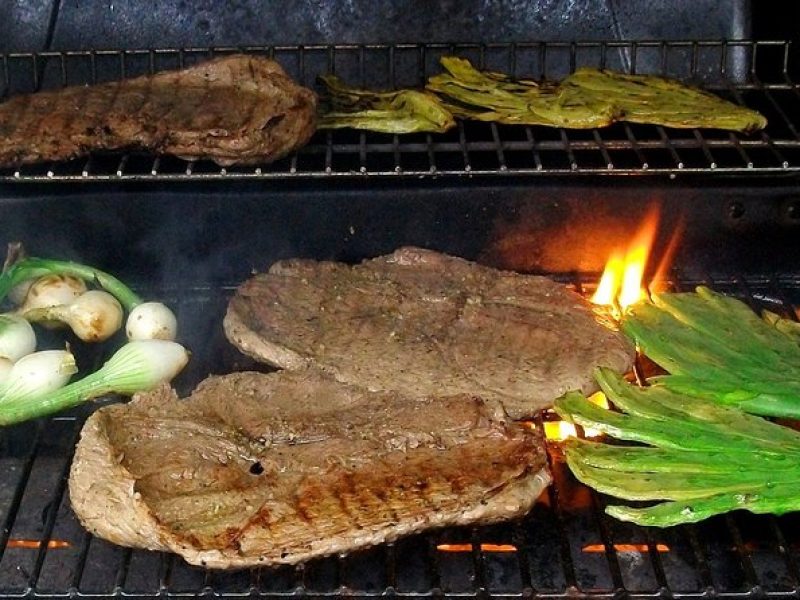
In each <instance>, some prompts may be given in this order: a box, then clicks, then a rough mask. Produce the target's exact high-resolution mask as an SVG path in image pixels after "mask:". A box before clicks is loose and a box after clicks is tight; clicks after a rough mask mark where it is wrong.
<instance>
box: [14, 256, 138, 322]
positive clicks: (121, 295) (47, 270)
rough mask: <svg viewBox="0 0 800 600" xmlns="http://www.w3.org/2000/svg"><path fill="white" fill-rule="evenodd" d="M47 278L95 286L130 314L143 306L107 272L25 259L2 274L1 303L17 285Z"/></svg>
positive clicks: (73, 264) (63, 261) (37, 259)
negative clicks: (60, 277)
mask: <svg viewBox="0 0 800 600" xmlns="http://www.w3.org/2000/svg"><path fill="white" fill-rule="evenodd" d="M45 275H69V276H70V277H77V278H79V279H82V280H84V281H88V282H92V283H95V284H97V285H98V286H100V287H101V288H103V289H104V290H106V291H107V292H109V293H110V294H112V295H113V296H114V297H115V298H116V299H117V300H119V301H120V303H121V304H122V306H123V307H124V308H125V310H128V311H130V310H131V309H133V308H134V307H135V306H136V305H138V304H141V303H142V299H141V298H139V296H137V295H136V294H135V293H134V292H133V290H131V289H130V288H129V287H128V286H126V285H125V284H124V283H122V282H121V281H120V280H119V279H117V278H116V277H114V276H113V275H110V274H109V273H106V272H105V271H101V270H100V269H95V268H94V267H90V266H87V265H82V264H80V263H76V262H72V261H66V260H52V259H45V258H34V257H28V258H23V259H21V260H19V261H17V262H15V263H13V264H11V265H9V266H8V268H7V269H6V270H5V271H4V272H3V273H2V275H0V301H2V300H3V299H4V298H5V297H6V296H7V295H8V293H9V291H10V290H11V289H12V288H13V287H14V286H16V285H18V284H20V283H22V282H23V281H26V280H28V279H36V278H39V277H44V276H45ZM62 304H63V303H62Z"/></svg>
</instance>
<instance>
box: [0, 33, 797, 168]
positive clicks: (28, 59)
mask: <svg viewBox="0 0 800 600" xmlns="http://www.w3.org/2000/svg"><path fill="white" fill-rule="evenodd" d="M238 51H245V52H253V53H258V54H264V55H267V56H270V57H275V58H276V59H277V60H279V62H281V63H282V64H284V66H285V67H287V70H288V71H289V72H290V74H292V75H293V76H294V77H296V78H297V79H298V80H299V81H300V82H302V83H304V84H306V85H309V86H313V85H314V81H315V79H316V77H317V75H319V74H322V73H327V72H341V71H342V70H343V69H344V70H345V71H346V72H347V74H348V75H349V76H350V80H351V83H354V84H356V85H365V86H366V85H369V82H374V81H379V82H382V85H383V86H386V87H395V86H402V85H421V84H422V83H423V82H424V80H425V78H426V77H427V76H428V75H429V74H431V73H432V72H434V71H433V70H434V69H436V70H438V67H436V66H435V65H436V60H437V58H438V56H441V55H443V54H447V53H455V54H460V55H464V56H467V57H469V58H471V59H472V60H473V61H474V62H475V63H476V64H477V65H479V66H481V67H483V68H492V69H499V70H504V71H506V72H509V73H512V74H514V75H518V76H534V77H551V78H552V77H558V76H563V75H564V74H565V73H563V72H558V73H553V72H552V71H553V67H548V65H550V63H554V62H557V63H558V64H559V65H560V66H558V67H556V70H557V69H559V68H561V67H563V66H564V65H569V70H570V71H572V70H574V69H575V67H576V66H581V65H592V66H599V67H609V68H617V69H622V70H625V71H628V72H632V73H636V72H640V71H641V67H640V64H639V63H641V62H644V59H642V58H641V57H642V56H643V55H646V56H649V57H650V59H651V62H653V61H655V62H659V63H660V68H658V69H656V70H655V73H656V74H666V75H670V76H677V77H679V78H682V79H692V80H693V79H701V80H702V79H710V85H708V87H709V89H711V90H712V91H716V92H718V93H720V94H721V95H723V96H724V97H726V98H728V99H730V100H732V101H734V102H737V103H740V104H747V105H748V106H751V107H755V108H759V109H761V110H763V111H765V112H767V114H768V118H769V120H770V124H769V125H768V127H767V129H766V130H765V131H762V132H758V133H754V134H751V135H743V134H737V133H728V132H712V131H708V130H703V131H701V130H698V129H693V130H676V129H667V128H664V127H661V126H645V125H632V124H627V123H621V124H615V125H613V126H611V127H608V128H603V129H597V130H587V131H576V130H566V129H555V128H544V127H523V126H504V125H496V124H494V123H488V124H485V123H472V122H469V123H465V122H461V121H460V122H459V124H458V127H457V128H456V129H454V130H452V131H451V132H448V133H446V134H416V135H408V136H398V135H388V134H373V133H363V132H360V133H359V132H352V131H333V132H331V131H321V132H318V133H317V134H316V135H315V137H314V138H313V139H312V141H311V142H310V143H309V144H308V145H307V146H306V147H304V148H302V149H301V150H299V151H298V152H297V153H295V154H293V155H292V156H290V157H288V158H286V159H283V160H280V161H277V162H275V163H272V164H268V165H256V166H248V167H229V168H224V167H219V166H217V165H215V164H214V163H212V162H211V161H205V160H204V161H186V160H180V159H176V158H173V157H158V156H153V155H150V154H144V153H135V152H132V153H112V154H110V155H106V156H100V155H92V156H89V157H88V158H82V159H75V160H73V161H67V162H63V163H48V164H44V165H28V166H23V167H20V168H12V169H2V170H0V181H17V182H25V181H28V182H46V181H80V182H92V181H128V180H137V181H163V180H232V179H244V180H277V179H297V178H301V179H319V178H361V177H367V176H384V177H385V176H392V177H398V176H400V177H413V178H419V177H433V176H435V177H445V176H446V177H464V176H503V177H508V176H582V175H593V176H597V175H661V176H664V175H666V176H669V177H677V176H691V175H695V176H696V175H707V174H708V173H715V174H725V175H736V176H759V175H789V176H796V175H797V174H799V173H800V121H798V120H797V117H796V115H797V114H798V112H800V111H797V110H795V109H794V108H793V105H795V104H796V103H800V86H799V85H798V84H797V83H796V82H795V81H794V79H793V74H795V73H796V72H797V71H798V65H797V64H795V63H796V62H797V59H794V60H793V56H794V54H793V48H792V46H791V44H790V43H789V42H783V41H685V42H682V41H674V42H673V41H670V42H665V41H629V42H628V41H626V42H574V43H558V42H542V43H530V44H522V43H516V44H397V45H385V44H372V45H331V46H319V45H316V46H315V45H308V46H257V47H243V48H230V47H228V48H213V49H208V48H181V49H158V50H155V49H150V50H125V51H120V50H91V51H70V52H51V51H47V52H41V53H36V54H21V53H9V54H4V55H0V63H1V64H2V70H1V71H0V97H2V95H7V94H9V93H16V92H19V91H28V92H30V91H36V90H39V89H41V88H43V87H49V88H52V87H60V86H64V85H68V84H70V85H73V84H85V83H94V82H97V81H99V80H112V79H113V80H116V79H122V78H125V77H128V76H132V75H138V74H143V73H148V72H149V73H152V72H155V71H157V70H161V69H164V68H176V67H182V66H184V65H185V64H189V63H190V62H193V61H196V60H197V59H199V58H202V57H210V56H214V55H219V54H226V53H232V52H238ZM765 55H767V56H765ZM553 56H556V57H557V59H558V60H557V61H556V60H555V59H553V58H552V57H553ZM657 57H658V60H656V58H657ZM676 58H679V59H680V60H679V62H681V63H686V62H688V65H689V68H688V71H685V69H680V71H681V72H679V73H675V72H674V71H675V65H674V63H675V59H676ZM737 61H738V62H737ZM409 62H414V63H416V64H415V65H414V67H413V68H412V70H413V71H415V72H416V75H415V76H412V77H411V79H413V81H412V80H410V79H409V78H408V76H407V74H404V73H401V71H402V70H403V66H406V67H407V66H408V65H407V63H409ZM99 63H102V65H100V66H99ZM112 63H113V64H115V65H116V66H115V67H113V69H112V71H113V72H112V73H111V77H109V75H108V72H107V71H108V69H109V68H110V67H109V65H110V64H112ZM522 63H526V64H527V66H528V67H530V66H531V65H534V66H533V67H532V68H534V69H535V70H536V71H538V72H534V73H530V72H526V71H525V69H526V67H525V66H521V64H522ZM134 64H135V65H136V68H132V65H134ZM742 64H746V67H745V68H744V72H743V67H742ZM764 64H766V65H767V68H766V70H765V67H764ZM76 67H79V70H80V72H81V73H82V74H81V76H80V77H75V76H71V75H70V73H71V72H72V70H73V69H74V68H76ZM101 67H103V68H101ZM20 70H22V71H27V72H28V73H27V74H26V75H25V79H26V82H25V83H24V85H23V86H22V89H21V90H20V89H17V88H18V86H15V78H17V77H18V74H17V75H15V73H18V72H19V71H20ZM651 70H652V69H651ZM414 77H416V79H414ZM793 115H794V116H793Z"/></svg>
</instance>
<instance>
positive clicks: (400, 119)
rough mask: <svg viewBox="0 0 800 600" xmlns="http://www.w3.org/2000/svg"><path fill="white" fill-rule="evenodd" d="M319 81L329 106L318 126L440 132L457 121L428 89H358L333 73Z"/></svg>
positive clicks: (381, 130)
mask: <svg viewBox="0 0 800 600" xmlns="http://www.w3.org/2000/svg"><path fill="white" fill-rule="evenodd" d="M320 80H321V81H322V83H324V84H325V86H326V88H327V90H328V96H327V98H326V100H327V101H328V103H329V105H330V107H329V109H328V110H326V111H325V112H323V113H322V114H321V115H320V117H319V120H318V122H317V128H318V129H339V128H343V127H352V128H353V129H366V130H369V131H379V132H383V133H413V132H417V131H428V132H433V133H443V132H445V131H447V130H448V129H450V128H451V127H454V126H455V124H456V123H455V121H454V120H453V115H452V114H451V113H450V112H449V111H448V110H447V109H446V108H444V106H442V104H441V102H440V101H439V99H438V98H437V97H436V96H434V95H433V94H430V93H428V92H424V91H417V90H408V89H407V90H397V91H390V92H373V91H369V90H360V89H357V88H352V87H349V86H347V85H345V84H344V82H343V81H342V80H341V79H339V78H338V77H336V76H335V75H324V76H321V77H320Z"/></svg>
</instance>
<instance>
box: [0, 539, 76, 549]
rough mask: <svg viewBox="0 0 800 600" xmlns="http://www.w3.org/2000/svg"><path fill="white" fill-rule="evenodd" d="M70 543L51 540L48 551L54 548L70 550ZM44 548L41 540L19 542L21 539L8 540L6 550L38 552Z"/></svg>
mask: <svg viewBox="0 0 800 600" xmlns="http://www.w3.org/2000/svg"><path fill="white" fill-rule="evenodd" d="M69 546H70V543H69V542H67V541H65V540H50V541H48V542H47V548H48V549H51V550H52V549H54V548H69ZM41 547H42V542H41V541H39V540H19V539H11V540H8V543H7V544H6V548H27V549H31V550H36V549H38V548H41Z"/></svg>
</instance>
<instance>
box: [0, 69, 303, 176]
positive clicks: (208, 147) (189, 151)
mask: <svg viewBox="0 0 800 600" xmlns="http://www.w3.org/2000/svg"><path fill="white" fill-rule="evenodd" d="M315 119H316V97H315V95H314V93H313V92H312V91H310V90H308V89H306V88H304V87H301V86H299V85H297V84H296V83H294V82H293V81H292V80H291V79H290V78H289V77H288V76H287V75H286V73H284V71H283V69H281V67H280V65H278V64H277V63H276V62H274V61H272V60H269V59H267V58H262V57H258V56H247V55H233V56H226V57H223V58H218V59H215V60H210V61H208V62H204V63H202V64H199V65H197V66H193V67H190V68H187V69H183V70H180V71H168V72H163V73H157V74H155V75H148V76H143V77H137V78H135V79H127V80H123V81H118V82H111V83H103V84H98V85H92V86H76V87H68V88H64V89H60V90H55V91H46V92H38V93H35V94H29V95H21V96H15V97H13V98H11V99H10V100H8V101H7V102H5V103H3V104H0V164H3V165H17V164H21V163H29V162H35V161H41V160H63V159H69V158H74V157H76V156H81V155H85V154H88V153H89V152H91V151H93V150H118V149H127V148H133V149H147V150H151V151H153V152H156V153H166V154H175V155H177V156H180V157H183V158H187V159H195V158H210V159H212V160H214V161H216V162H217V163H219V164H221V165H231V164H234V163H256V162H267V161H270V160H274V159H276V158H280V157H281V156H284V155H285V154H287V153H289V152H291V151H292V150H294V149H296V148H298V147H299V146H301V145H303V144H304V143H306V142H307V141H308V139H309V138H310V137H311V135H312V134H313V133H314V128H315Z"/></svg>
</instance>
